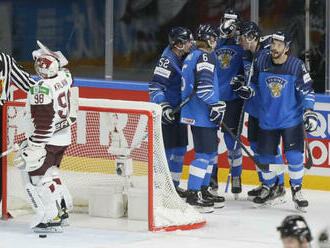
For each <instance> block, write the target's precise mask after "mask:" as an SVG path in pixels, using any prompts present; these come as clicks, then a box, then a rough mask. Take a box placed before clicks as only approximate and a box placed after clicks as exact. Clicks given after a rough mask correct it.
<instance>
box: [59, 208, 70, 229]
mask: <svg viewBox="0 0 330 248" xmlns="http://www.w3.org/2000/svg"><path fill="white" fill-rule="evenodd" d="M58 217H59V218H60V219H61V226H70V223H69V214H68V213H67V212H66V209H65V208H62V210H61V212H60V214H59V216H58Z"/></svg>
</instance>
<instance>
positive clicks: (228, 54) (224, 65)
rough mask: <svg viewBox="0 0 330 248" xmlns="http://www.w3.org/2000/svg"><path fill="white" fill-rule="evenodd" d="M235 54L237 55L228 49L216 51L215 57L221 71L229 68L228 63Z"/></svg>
mask: <svg viewBox="0 0 330 248" xmlns="http://www.w3.org/2000/svg"><path fill="white" fill-rule="evenodd" d="M236 54H237V51H235V50H234V49H232V48H229V47H226V48H221V49H219V50H217V51H216V55H217V58H218V61H219V62H220V67H221V69H228V68H230V62H231V60H232V59H233V57H234V56H235V55H236Z"/></svg>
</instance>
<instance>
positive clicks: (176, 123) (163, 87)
mask: <svg viewBox="0 0 330 248" xmlns="http://www.w3.org/2000/svg"><path fill="white" fill-rule="evenodd" d="M168 37H169V47H167V48H166V49H165V50H164V52H163V54H162V56H161V58H160V59H159V60H158V62H157V65H156V67H155V70H154V75H153V77H152V81H151V83H150V85H149V92H150V101H151V102H154V103H157V104H160V105H161V106H162V109H163V116H162V132H163V139H164V146H165V151H166V157H167V162H168V165H169V169H170V172H171V175H172V179H173V183H174V186H175V188H176V190H177V192H178V194H179V195H180V196H181V197H185V196H186V195H185V191H184V190H183V189H182V188H180V187H179V183H180V177H181V173H182V167H183V158H184V155H185V154H186V151H187V148H186V147H187V144H188V137H187V126H186V125H184V124H181V123H180V113H176V114H174V115H173V116H172V115H171V113H172V111H173V109H174V108H175V107H176V106H177V105H179V104H180V102H181V76H182V75H181V74H182V72H181V69H182V62H183V60H184V58H185V56H186V55H187V54H188V53H189V51H190V48H191V46H192V41H193V36H192V33H191V31H190V30H189V29H187V28H184V27H174V28H172V29H171V30H170V32H169V34H168Z"/></svg>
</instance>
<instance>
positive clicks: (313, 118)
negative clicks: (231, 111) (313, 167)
mask: <svg viewBox="0 0 330 248" xmlns="http://www.w3.org/2000/svg"><path fill="white" fill-rule="evenodd" d="M290 42H291V40H290V36H289V34H288V33H286V32H281V31H278V32H276V33H274V34H273V35H272V41H271V47H270V54H268V53H263V54H261V55H260V56H259V57H258V60H257V61H256V62H255V63H254V69H253V76H252V79H251V81H252V82H253V83H255V87H256V88H255V89H256V90H257V91H258V92H259V96H258V97H259V104H260V108H259V127H260V129H259V134H258V142H257V152H258V153H259V154H260V156H259V157H258V160H259V161H260V162H261V163H269V162H268V161H269V160H268V157H267V156H268V155H276V153H277V148H278V145H279V143H280V138H281V137H282V140H283V145H284V152H285V156H286V160H287V162H288V164H289V166H288V167H289V168H288V169H289V177H290V185H291V193H292V200H293V202H294V204H295V207H296V208H297V209H299V210H303V209H305V208H306V207H307V206H308V201H307V200H306V199H305V198H304V197H303V195H302V192H301V188H302V181H303V176H304V165H303V152H304V129H305V130H306V131H307V132H313V131H315V130H316V128H317V125H318V117H317V114H316V113H315V112H314V111H313V109H314V102H315V95H314V90H313V88H312V87H311V85H312V79H311V77H310V75H309V72H308V71H307V70H306V67H305V65H304V63H303V62H302V61H301V60H300V59H298V58H296V57H293V56H290V55H288V51H289V46H290ZM251 86H252V87H251ZM251 86H245V88H246V89H248V90H249V91H250V92H251V94H250V97H253V95H254V94H253V93H252V92H253V85H252V84H251ZM262 177H263V179H264V185H263V188H262V191H261V193H260V195H259V196H257V197H256V198H254V200H253V201H254V202H255V203H256V204H264V203H265V202H267V201H268V200H271V198H272V196H273V194H274V190H273V186H274V184H275V180H276V173H275V172H274V171H263V172H262Z"/></svg>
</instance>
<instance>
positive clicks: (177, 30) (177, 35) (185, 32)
mask: <svg viewBox="0 0 330 248" xmlns="http://www.w3.org/2000/svg"><path fill="white" fill-rule="evenodd" d="M193 39H194V38H193V35H192V32H191V31H190V29H188V28H185V27H173V28H171V30H170V32H169V33H168V41H169V44H170V45H171V46H173V45H175V44H177V43H179V42H181V43H182V44H185V43H186V42H187V41H189V40H193Z"/></svg>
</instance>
